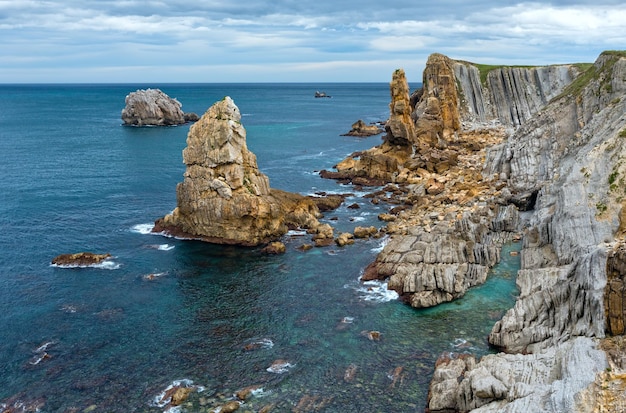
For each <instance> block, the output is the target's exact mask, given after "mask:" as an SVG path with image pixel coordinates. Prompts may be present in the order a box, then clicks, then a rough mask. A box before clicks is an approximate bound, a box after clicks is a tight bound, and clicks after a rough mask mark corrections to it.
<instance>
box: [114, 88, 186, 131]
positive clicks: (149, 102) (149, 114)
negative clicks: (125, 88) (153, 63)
mask: <svg viewBox="0 0 626 413" xmlns="http://www.w3.org/2000/svg"><path fill="white" fill-rule="evenodd" d="M125 101H126V106H125V107H124V109H122V120H123V121H124V125H131V126H172V125H182V124H185V123H188V122H195V121H197V120H198V115H196V114H195V113H192V112H189V113H184V112H183V110H182V104H181V103H180V102H179V101H178V100H176V99H174V98H171V97H169V96H168V95H166V94H165V93H163V92H162V91H161V90H159V89H144V90H137V91H136V92H132V93H130V94H129V95H127V96H126V99H125Z"/></svg>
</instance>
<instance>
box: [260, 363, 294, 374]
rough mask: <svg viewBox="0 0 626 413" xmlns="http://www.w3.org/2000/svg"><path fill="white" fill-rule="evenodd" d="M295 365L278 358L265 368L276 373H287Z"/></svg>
mask: <svg viewBox="0 0 626 413" xmlns="http://www.w3.org/2000/svg"><path fill="white" fill-rule="evenodd" d="M293 366H294V364H291V363H289V362H288V361H285V360H276V361H275V362H273V363H272V365H271V366H269V367H268V368H267V369H265V370H267V371H268V372H270V373H274V374H283V373H287V372H288V371H289V369H291V368H292V367H293Z"/></svg>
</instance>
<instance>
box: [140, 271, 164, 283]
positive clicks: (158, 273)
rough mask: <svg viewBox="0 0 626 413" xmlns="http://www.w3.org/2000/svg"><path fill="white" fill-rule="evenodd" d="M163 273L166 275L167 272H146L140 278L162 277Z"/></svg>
mask: <svg viewBox="0 0 626 413" xmlns="http://www.w3.org/2000/svg"><path fill="white" fill-rule="evenodd" d="M164 275H167V273H166V272H153V273H150V274H146V275H144V276H143V277H141V278H143V279H144V280H146V281H152V280H156V279H157V278H160V277H163V276H164Z"/></svg>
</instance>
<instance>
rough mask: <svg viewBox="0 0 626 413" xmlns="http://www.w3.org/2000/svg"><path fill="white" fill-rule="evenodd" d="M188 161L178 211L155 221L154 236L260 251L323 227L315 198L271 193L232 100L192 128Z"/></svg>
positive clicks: (185, 155) (185, 154)
mask: <svg viewBox="0 0 626 413" xmlns="http://www.w3.org/2000/svg"><path fill="white" fill-rule="evenodd" d="M183 161H184V163H185V164H186V165H187V169H186V171H185V174H184V180H183V182H182V183H180V184H178V186H177V188H176V195H177V207H176V209H174V211H173V212H172V213H171V214H169V215H166V216H165V217H163V218H161V219H159V220H157V221H156V223H155V227H154V229H153V232H164V233H166V234H170V235H173V236H180V237H182V238H191V239H199V240H203V241H208V242H213V243H218V244H236V245H244V246H255V245H260V244H264V243H268V242H270V241H273V240H275V239H277V238H278V237H280V236H282V235H284V234H285V233H286V232H287V231H288V230H289V229H294V228H307V229H310V228H317V227H318V226H319V225H320V224H319V222H318V221H317V217H318V216H320V215H319V210H318V207H317V206H316V205H315V203H314V202H313V201H312V200H311V199H309V198H307V197H305V196H302V195H299V194H295V193H290V192H285V191H281V190H277V189H272V188H270V184H269V179H268V178H267V176H266V175H265V174H263V173H262V172H261V171H260V170H259V168H258V166H257V162H256V156H255V155H254V154H253V153H252V152H250V151H249V150H248V148H247V146H246V130H245V129H244V127H243V125H242V124H241V114H240V112H239V108H238V107H237V106H236V105H235V103H234V102H233V100H232V99H231V98H230V97H225V98H224V99H223V100H221V101H219V102H217V103H215V104H214V105H213V106H212V107H211V108H209V110H207V112H206V113H205V114H204V115H203V116H202V118H201V119H200V120H199V121H198V122H196V123H195V124H194V125H192V127H191V128H190V130H189V134H188V136H187V147H186V148H185V149H184V150H183Z"/></svg>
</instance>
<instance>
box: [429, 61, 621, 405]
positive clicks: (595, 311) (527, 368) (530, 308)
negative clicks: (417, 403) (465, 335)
mask: <svg viewBox="0 0 626 413" xmlns="http://www.w3.org/2000/svg"><path fill="white" fill-rule="evenodd" d="M625 113H626V53H624V52H605V53H603V54H602V55H600V57H599V58H598V59H597V61H596V62H595V64H594V65H593V66H592V67H591V68H589V69H588V70H587V71H586V72H584V73H583V74H581V75H580V76H579V77H577V78H576V79H575V80H574V81H573V82H572V83H571V84H569V85H568V86H567V87H566V88H565V89H564V90H563V91H562V92H561V93H560V94H559V95H558V96H556V97H554V98H553V99H552V101H551V102H550V103H549V104H548V105H547V106H546V107H545V108H544V109H542V110H540V111H539V112H537V113H535V114H534V115H532V116H531V117H530V118H529V119H528V120H527V121H526V122H525V123H523V124H522V125H521V126H520V127H519V128H518V129H517V130H516V132H515V133H514V134H513V135H511V136H510V137H509V138H508V139H507V140H506V142H505V143H503V144H501V145H497V146H495V147H494V148H492V149H491V151H490V153H489V156H488V157H487V162H486V165H485V174H486V175H488V176H492V177H494V179H496V180H495V181H494V184H495V185H498V186H502V188H503V189H502V196H501V198H502V200H504V201H505V202H512V203H517V204H519V202H518V201H519V200H520V199H527V200H528V202H526V203H524V207H525V208H526V209H528V212H527V213H526V214H525V219H524V225H523V227H524V236H523V249H522V252H521V263H522V269H521V270H520V271H519V273H518V277H517V283H518V286H519V288H520V296H519V298H518V300H517V302H516V304H515V306H514V308H512V309H511V310H509V311H508V312H507V313H506V314H505V316H504V317H503V318H502V320H500V321H499V322H497V323H496V324H495V326H494V327H493V329H492V331H491V334H490V335H489V341H490V342H491V343H492V344H494V345H496V346H498V347H500V348H502V349H504V350H506V351H507V352H509V353H518V354H516V355H497V356H489V357H485V358H483V360H481V361H480V362H478V363H477V364H473V362H472V363H470V364H469V365H465V367H462V366H459V368H460V370H459V371H461V372H460V373H459V374H458V375H456V376H454V375H453V374H452V375H450V376H446V374H445V373H444V371H445V370H446V369H447V367H445V365H448V364H449V363H442V364H441V366H440V368H441V369H443V370H441V371H440V372H435V380H433V384H432V386H431V394H432V397H431V405H430V409H431V411H443V410H445V411H448V410H446V409H451V410H453V411H466V410H471V409H476V408H480V409H479V410H478V411H481V412H492V411H493V412H496V411H498V412H522V411H554V412H560V411H580V412H591V411H610V409H611V408H612V407H610V406H613V407H615V406H616V404H615V400H614V398H615V395H618V397H619V395H622V396H623V394H624V386H623V384H622V385H619V382H620V380H621V377H623V373H624V371H623V370H622V369H623V367H624V366H623V365H621V364H620V363H613V362H612V368H615V369H617V371H616V370H613V371H612V372H610V373H609V372H608V370H607V371H606V372H605V371H604V370H605V368H606V367H607V365H608V364H609V363H608V361H607V360H608V357H607V355H606V354H605V353H604V352H602V351H599V350H600V349H601V347H602V343H600V342H599V340H598V338H602V337H604V336H605V334H623V325H624V315H625V312H624V305H623V299H624V293H623V291H624V268H626V267H625V266H624V264H623V262H624V253H623V251H624V232H623V231H624V228H625V225H624V222H625V221H624V216H625V215H624V212H623V211H624V208H623V206H624V201H623V198H624V195H625V192H624V176H626V175H625V174H626V168H625V166H624V160H625V159H626V145H625V141H626V116H625ZM519 119H521V118H519ZM585 337H590V338H592V339H589V338H585ZM555 351H556V353H554V352H555ZM559 353H561V355H558V354H559ZM614 353H617V354H618V356H615V354H613V356H614V357H613V358H615V357H617V358H618V359H624V350H623V348H622V349H617V350H615V352H614ZM545 354H554V355H553V356H551V357H555V358H556V360H557V364H556V365H555V366H558V369H559V370H556V371H555V370H554V369H553V368H551V367H548V368H547V369H546V367H547V365H546V363H545V362H544V361H542V360H541V359H542V358H543V357H544V355H545ZM514 360H515V361H514ZM438 369H439V368H438ZM448 371H449V370H448ZM583 372H584V374H583ZM452 376H454V377H456V379H455V380H454V382H456V384H455V383H454V382H453V381H447V384H448V385H449V386H447V385H445V384H444V382H445V380H441V379H442V378H444V377H445V378H446V379H451V378H452ZM457 379H458V380H459V381H458V382H457ZM609 386H610V387H611V389H612V390H611V391H607V389H609ZM613 390H615V391H613ZM439 391H445V392H446V393H447V394H449V395H451V397H450V398H448V399H447V400H451V401H450V402H449V403H448V404H446V403H443V402H442V400H441V399H440V398H438V396H437V393H438V392H439ZM618 404H619V403H618ZM619 405H621V406H623V403H622V404H619ZM607 409H608V410H607Z"/></svg>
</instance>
